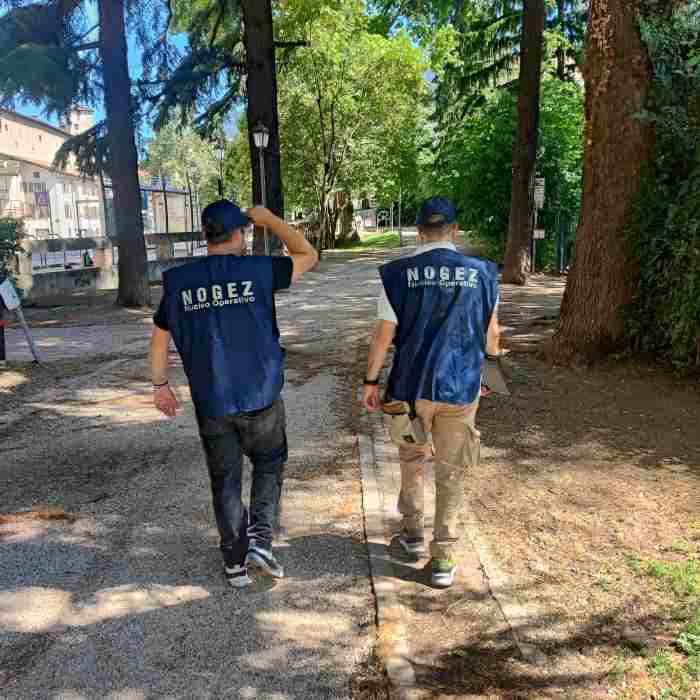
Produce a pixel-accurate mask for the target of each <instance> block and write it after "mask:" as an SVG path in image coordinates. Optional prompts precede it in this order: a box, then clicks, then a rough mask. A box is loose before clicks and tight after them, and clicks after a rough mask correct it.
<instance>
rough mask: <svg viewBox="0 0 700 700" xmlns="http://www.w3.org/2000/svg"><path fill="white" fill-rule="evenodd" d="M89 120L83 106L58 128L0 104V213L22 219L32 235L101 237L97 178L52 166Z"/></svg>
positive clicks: (101, 202)
mask: <svg viewBox="0 0 700 700" xmlns="http://www.w3.org/2000/svg"><path fill="white" fill-rule="evenodd" d="M92 124H93V113H92V110H90V109H86V108H84V107H76V108H74V109H73V110H71V112H70V114H69V115H67V116H66V117H65V118H64V119H62V120H61V121H60V123H59V126H58V127H56V126H54V125H52V124H48V123H46V122H44V121H41V120H39V119H35V118H33V117H27V116H24V115H22V114H18V113H17V112H13V111H10V110H6V109H0V216H10V217H17V218H22V219H24V222H25V229H26V233H27V235H28V236H29V237H30V238H34V239H46V238H77V237H99V236H103V235H104V231H105V220H104V196H103V192H102V188H101V185H100V182H99V180H96V179H91V178H84V177H82V176H81V175H80V174H79V173H77V172H76V171H74V170H70V169H68V170H65V171H63V170H58V169H56V168H54V167H53V160H54V157H55V155H56V152H57V151H58V149H59V148H60V147H61V145H62V144H63V143H64V142H65V141H66V140H67V139H68V138H69V137H70V136H72V135H75V134H78V133H81V132H83V131H85V130H86V129H89V128H90V127H91V126H92Z"/></svg>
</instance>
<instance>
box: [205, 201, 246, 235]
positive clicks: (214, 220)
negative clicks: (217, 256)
mask: <svg viewBox="0 0 700 700" xmlns="http://www.w3.org/2000/svg"><path fill="white" fill-rule="evenodd" d="M251 223H252V221H251V219H250V218H248V217H247V216H246V215H245V214H244V213H243V212H242V211H241V209H240V207H238V206H236V205H235V204H234V203H233V202H229V200H228V199H220V200H219V201H218V202H212V203H211V204H209V205H207V206H206V207H205V209H204V211H203V212H202V230H203V231H204V234H205V236H206V237H207V240H208V241H212V242H216V240H217V239H219V238H225V237H226V236H228V235H229V234H230V233H232V232H233V231H235V230H236V229H237V228H243V227H244V226H248V224H251Z"/></svg>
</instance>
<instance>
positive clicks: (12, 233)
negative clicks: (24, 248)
mask: <svg viewBox="0 0 700 700" xmlns="http://www.w3.org/2000/svg"><path fill="white" fill-rule="evenodd" d="M23 235H24V224H23V222H22V221H21V219H0V274H2V275H7V274H9V273H10V271H11V270H10V269H9V268H10V262H11V260H12V258H13V257H14V255H15V253H17V252H18V251H19V250H20V246H19V242H20V241H21V240H22V237H23Z"/></svg>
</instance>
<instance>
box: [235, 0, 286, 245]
mask: <svg viewBox="0 0 700 700" xmlns="http://www.w3.org/2000/svg"><path fill="white" fill-rule="evenodd" d="M242 6H243V20H244V23H245V37H244V41H245V50H246V64H247V71H248V77H247V80H246V89H247V93H248V111H247V117H248V142H249V147H250V161H251V164H252V166H253V200H254V201H255V202H256V203H259V202H262V187H261V182H260V165H259V157H258V149H257V148H256V147H255V141H254V140H253V128H254V127H255V125H256V124H258V123H259V122H260V123H262V124H264V125H265V126H266V127H267V128H268V129H269V130H270V142H269V144H268V147H267V149H265V152H264V158H265V184H266V193H265V194H266V199H267V202H266V203H265V204H266V206H267V208H268V209H270V211H272V212H274V213H275V214H277V216H279V217H284V199H283V194H282V169H281V158H280V138H279V117H278V112H277V73H276V65H275V43H274V35H273V28H272V4H271V0H243V2H242ZM253 247H254V250H255V253H256V254H258V255H260V254H263V253H264V251H265V243H264V238H263V236H262V231H257V230H256V234H255V242H254V246H253ZM281 248H282V244H281V242H280V240H279V239H278V238H277V236H273V235H270V251H271V252H273V253H274V252H278V251H280V250H281Z"/></svg>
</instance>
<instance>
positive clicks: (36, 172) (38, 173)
mask: <svg viewBox="0 0 700 700" xmlns="http://www.w3.org/2000/svg"><path fill="white" fill-rule="evenodd" d="M40 177H41V173H40V172H38V171H34V179H35V180H38V179H39V178H40Z"/></svg>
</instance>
